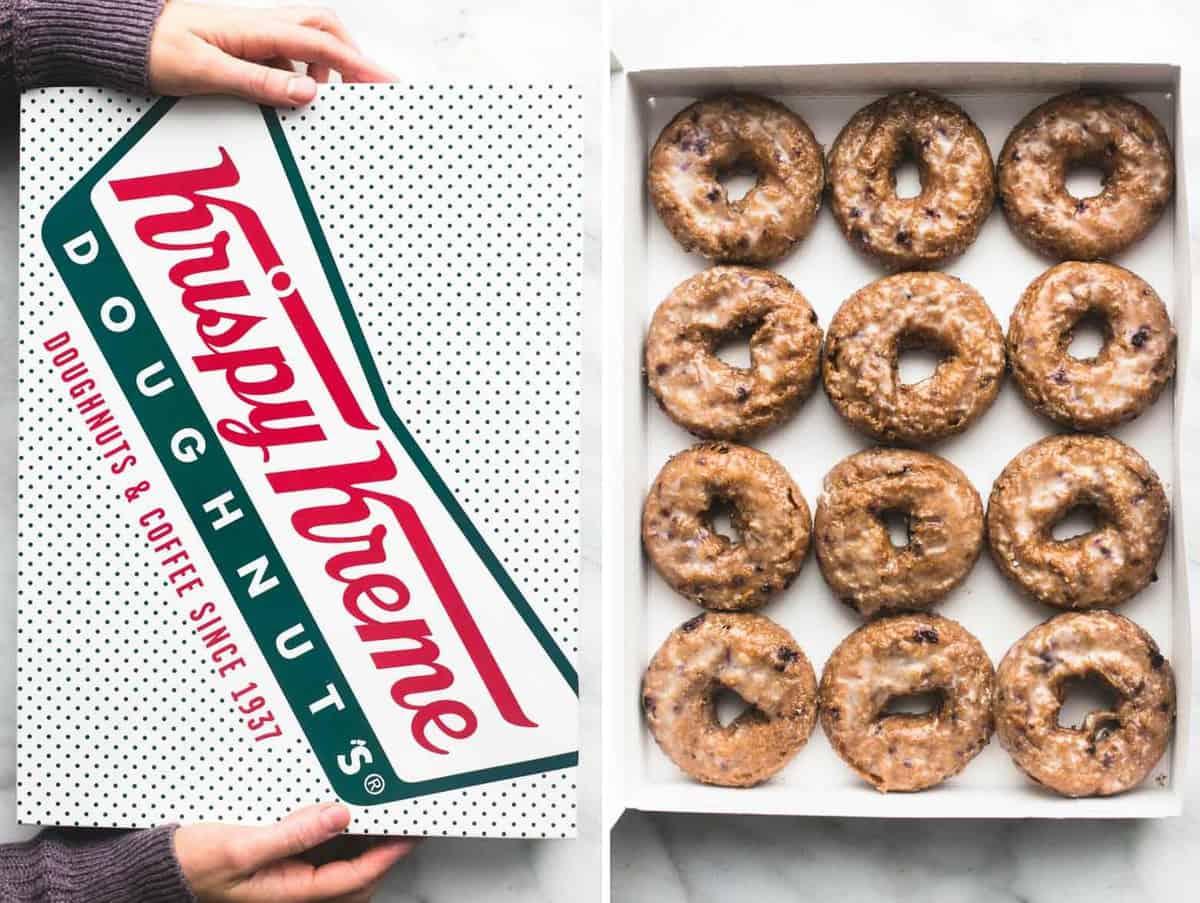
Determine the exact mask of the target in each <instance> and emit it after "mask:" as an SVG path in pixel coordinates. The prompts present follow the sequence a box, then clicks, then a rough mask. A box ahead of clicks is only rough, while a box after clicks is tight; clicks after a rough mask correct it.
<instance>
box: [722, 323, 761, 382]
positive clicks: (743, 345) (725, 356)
mask: <svg viewBox="0 0 1200 903" xmlns="http://www.w3.org/2000/svg"><path fill="white" fill-rule="evenodd" d="M760 325H762V324H761V322H759V321H755V322H752V323H746V324H744V325H742V326H740V327H738V328H737V329H735V330H733V331H732V332H727V333H724V334H722V335H721V336H720V337H719V339H718V340H717V343H716V345H715V346H714V347H713V354H714V355H716V356H717V358H719V359H720V360H722V361H724V362H725V363H727V364H728V365H729V366H731V367H733V368H735V369H737V370H749V369H750V368H751V367H753V366H754V357H753V355H752V354H751V351H750V344H751V342H752V341H753V339H754V333H755V332H757V331H758V327H759V326H760Z"/></svg>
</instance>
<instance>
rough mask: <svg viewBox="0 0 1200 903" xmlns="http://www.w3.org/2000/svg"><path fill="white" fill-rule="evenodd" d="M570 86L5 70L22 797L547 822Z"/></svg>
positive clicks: (564, 541)
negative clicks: (16, 320)
mask: <svg viewBox="0 0 1200 903" xmlns="http://www.w3.org/2000/svg"><path fill="white" fill-rule="evenodd" d="M579 115H580V98H579V96H578V94H577V93H576V92H575V91H574V90H572V89H570V88H567V87H558V86H549V85H543V86H531V85H521V86H515V85H505V86H499V85H497V86H482V85H480V86H467V85H453V84H440V85H392V86H386V87H385V86H349V85H346V86H340V85H339V86H332V85H331V86H329V87H328V88H324V89H322V92H321V96H320V98H319V99H318V100H317V101H316V102H315V103H314V104H312V105H310V106H309V107H306V108H304V109H302V110H294V109H293V110H282V111H275V110H270V109H265V108H264V109H260V108H258V107H255V106H251V105H248V104H243V103H239V102H236V101H232V100H226V99H212V98H206V99H197V98H191V99H185V100H179V101H176V100H173V99H158V100H151V99H146V98H137V97H128V96H124V95H119V94H114V93H110V92H106V91H100V90H89V89H54V90H44V91H37V92H32V93H29V94H26V95H25V97H24V99H23V110H22V116H23V119H22V136H23V140H22V148H21V158H22V178H21V201H22V214H21V299H20V308H21V319H20V322H21V332H20V363H19V366H20V375H21V393H20V461H19V472H20V510H19V537H18V552H19V580H18V593H19V595H18V649H17V659H18V661H17V670H18V683H17V695H18V721H17V733H18V752H17V769H18V779H17V813H18V818H19V820H20V821H21V822H23V823H36V824H59V825H88V826H104V827H149V826H152V825H156V824H160V823H163V822H170V821H196V820H213V821H239V822H255V821H265V820H273V819H276V818H280V817H282V816H284V815H285V814H286V813H288V812H289V811H291V810H293V809H295V808H297V807H299V806H301V805H306V804H310V803H315V802H319V801H322V800H336V799H340V800H342V801H344V802H346V803H347V804H349V805H350V806H351V807H352V809H353V812H354V821H353V824H352V830H353V831H355V832H357V833H403V834H419V835H423V834H433V835H457V836H483V837H498V836H507V837H564V836H572V835H573V834H574V832H575V786H576V772H577V763H578V741H577V728H578V724H577V720H578V680H577V677H576V672H575V663H574V662H575V655H576V651H577V647H576V644H577V642H578V636H577V633H576V627H575V619H576V615H577V594H578V585H577V580H578V554H579V523H578V515H579V501H578V492H579V485H578V478H579V443H578V436H579V378H580V331H579V315H580V299H581V283H580V280H581V279H582V275H581V272H580V270H581V267H580V265H579V260H580V256H581V250H582V249H581V241H582V216H581V212H580V209H581V208H580V205H581V196H580V192H579V191H578V190H575V189H574V187H573V186H576V185H577V183H579V182H580V179H581V166H582V163H581V159H582V155H581V152H580V146H579V140H580V139H579V133H578V130H576V129H565V130H562V131H561V133H560V134H556V135H555V136H553V137H551V138H550V139H549V140H548V141H546V142H545V143H543V144H542V145H540V146H539V148H538V149H537V151H536V156H537V160H538V165H539V167H540V168H541V170H542V171H543V173H544V174H545V176H546V178H547V179H549V180H552V181H553V182H555V183H556V184H557V185H559V186H560V187H561V188H562V189H563V190H561V191H559V192H557V193H555V194H554V195H553V196H548V195H545V194H543V193H542V192H541V190H540V184H539V185H529V186H526V187H525V188H511V189H510V190H507V191H508V193H507V196H506V198H505V200H504V201H501V200H499V199H498V195H497V193H496V192H497V189H498V187H499V184H500V182H501V181H506V178H504V177H502V176H500V175H498V174H500V173H504V172H507V171H509V170H510V169H512V168H514V167H521V166H525V165H527V164H528V163H529V162H531V161H532V159H533V153H534V152H533V151H529V152H528V153H529V154H530V160H526V159H525V158H524V156H523V155H524V154H525V153H526V152H527V151H526V148H525V144H524V142H523V141H516V140H513V138H514V137H515V136H516V135H517V134H519V133H520V132H521V131H522V130H523V129H524V128H525V123H526V122H528V121H531V120H535V119H537V118H540V117H555V118H556V119H560V120H562V121H568V120H574V119H576V118H578V116H579ZM64 133H70V135H71V141H70V142H68V143H64V142H63V141H62V135H63V134H64ZM529 211H534V212H536V215H535V216H531V215H528V212H529ZM551 245H553V249H554V250H553V253H551V252H550V251H548V250H547V248H549V247H550V246H551ZM515 310H519V315H514V311H515ZM479 360H486V361H487V367H486V369H481V368H479V367H478V366H477V362H478V361H479ZM534 446H536V447H537V448H539V449H540V450H541V451H542V455H541V456H536V457H533V456H529V455H527V454H524V453H523V452H520V451H518V450H520V449H525V448H529V447H534Z"/></svg>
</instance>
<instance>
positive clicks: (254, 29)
mask: <svg viewBox="0 0 1200 903" xmlns="http://www.w3.org/2000/svg"><path fill="white" fill-rule="evenodd" d="M333 72H337V73H338V74H339V75H341V77H342V81H343V82H391V81H395V78H394V76H392V75H391V74H390V73H389V72H388V71H387V70H385V69H383V68H382V67H381V66H379V65H377V64H375V63H373V62H371V61H370V60H368V59H367V58H366V57H365V56H363V54H362V51H361V50H359V48H358V45H357V44H355V42H354V39H353V38H351V36H350V33H349V32H348V31H347V30H346V27H345V25H343V24H342V21H341V20H340V19H339V18H338V16H337V14H336V13H335V12H333V11H332V10H328V9H321V8H319V7H313V6H287V7H279V8H275V9H247V8H245V7H237V6H214V5H209V4H200V3H188V2H184V0H167V4H166V6H164V7H163V11H162V15H161V16H160V17H159V20H158V24H157V26H156V27H155V29H154V34H153V35H152V37H151V39H150V59H149V74H150V88H151V89H152V90H153V91H154V93H156V94H164V95H169V96H171V97H182V96H184V95H188V94H233V95H235V96H237V97H241V98H244V99H246V100H250V101H254V102H255V103H262V104H267V105H269V106H280V107H281V106H293V105H295V106H300V105H303V104H306V103H308V102H309V101H311V100H312V99H313V98H314V97H316V95H317V85H318V84H320V83H325V82H328V81H329V77H330V74H331V73H333Z"/></svg>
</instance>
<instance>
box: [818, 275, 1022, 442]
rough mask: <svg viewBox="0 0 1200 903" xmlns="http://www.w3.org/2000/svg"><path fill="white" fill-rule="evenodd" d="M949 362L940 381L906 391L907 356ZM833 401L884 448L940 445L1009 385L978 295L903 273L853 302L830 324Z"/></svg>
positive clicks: (997, 333) (826, 369)
mask: <svg viewBox="0 0 1200 903" xmlns="http://www.w3.org/2000/svg"><path fill="white" fill-rule="evenodd" d="M920 347H926V348H934V349H936V350H937V351H940V352H942V353H944V354H945V355H946V358H945V359H944V360H942V361H941V362H940V363H939V364H938V367H937V369H936V370H935V371H934V373H933V375H932V376H930V377H929V378H928V379H923V380H921V381H920V382H917V383H902V382H901V381H900V363H899V361H900V354H901V353H902V352H903V351H904V350H906V349H908V348H920ZM822 375H823V377H824V383H825V391H826V393H827V394H828V395H829V400H830V401H831V402H832V403H833V406H834V407H835V408H836V409H837V411H838V413H839V414H841V415H842V417H844V418H845V419H846V420H847V421H849V422H850V424H851V425H853V426H854V427H856V428H857V429H859V430H861V431H862V432H864V433H866V434H867V435H869V436H872V437H874V438H875V439H878V440H880V441H884V442H933V441H935V440H937V439H943V438H945V437H946V436H951V435H953V434H955V433H959V432H962V431H963V430H965V429H966V428H967V427H968V426H969V425H970V424H971V423H972V421H974V420H975V419H976V418H977V417H979V416H980V415H981V414H982V413H983V412H984V411H986V410H987V409H988V407H989V406H990V405H991V403H992V401H994V400H995V398H996V393H997V392H999V391H1000V380H1001V377H1003V375H1004V334H1003V333H1002V332H1001V330H1000V324H999V323H998V322H996V318H995V316H994V315H993V314H992V312H991V310H989V309H988V306H987V304H985V303H984V301H983V298H981V297H980V296H979V293H978V292H976V291H975V289H973V288H971V286H969V285H967V284H966V283H965V282H963V281H961V280H959V279H955V278H954V277H953V276H948V275H946V274H945V273H919V272H918V273H898V274H896V275H894V276H887V277H885V278H883V279H879V280H876V281H875V282H872V283H871V284H870V285H868V286H866V287H865V288H861V289H859V290H858V291H857V292H855V293H854V294H853V295H851V296H850V297H849V298H848V299H847V300H846V301H845V302H844V303H843V304H842V306H841V308H839V310H838V312H837V313H836V314H835V315H834V317H833V322H831V323H830V324H829V331H828V333H827V335H826V338H825V356H824V360H823V362H822Z"/></svg>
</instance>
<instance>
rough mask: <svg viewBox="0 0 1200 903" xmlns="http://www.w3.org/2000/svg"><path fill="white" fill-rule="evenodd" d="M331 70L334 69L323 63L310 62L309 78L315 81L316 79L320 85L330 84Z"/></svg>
mask: <svg viewBox="0 0 1200 903" xmlns="http://www.w3.org/2000/svg"><path fill="white" fill-rule="evenodd" d="M331 71H332V70H331V69H330V68H329V67H328V66H326V65H324V64H322V63H309V64H308V75H309V78H311V79H312V80H313V81H315V82H316V83H317V84H318V85H327V84H329V73H330V72H331Z"/></svg>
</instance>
